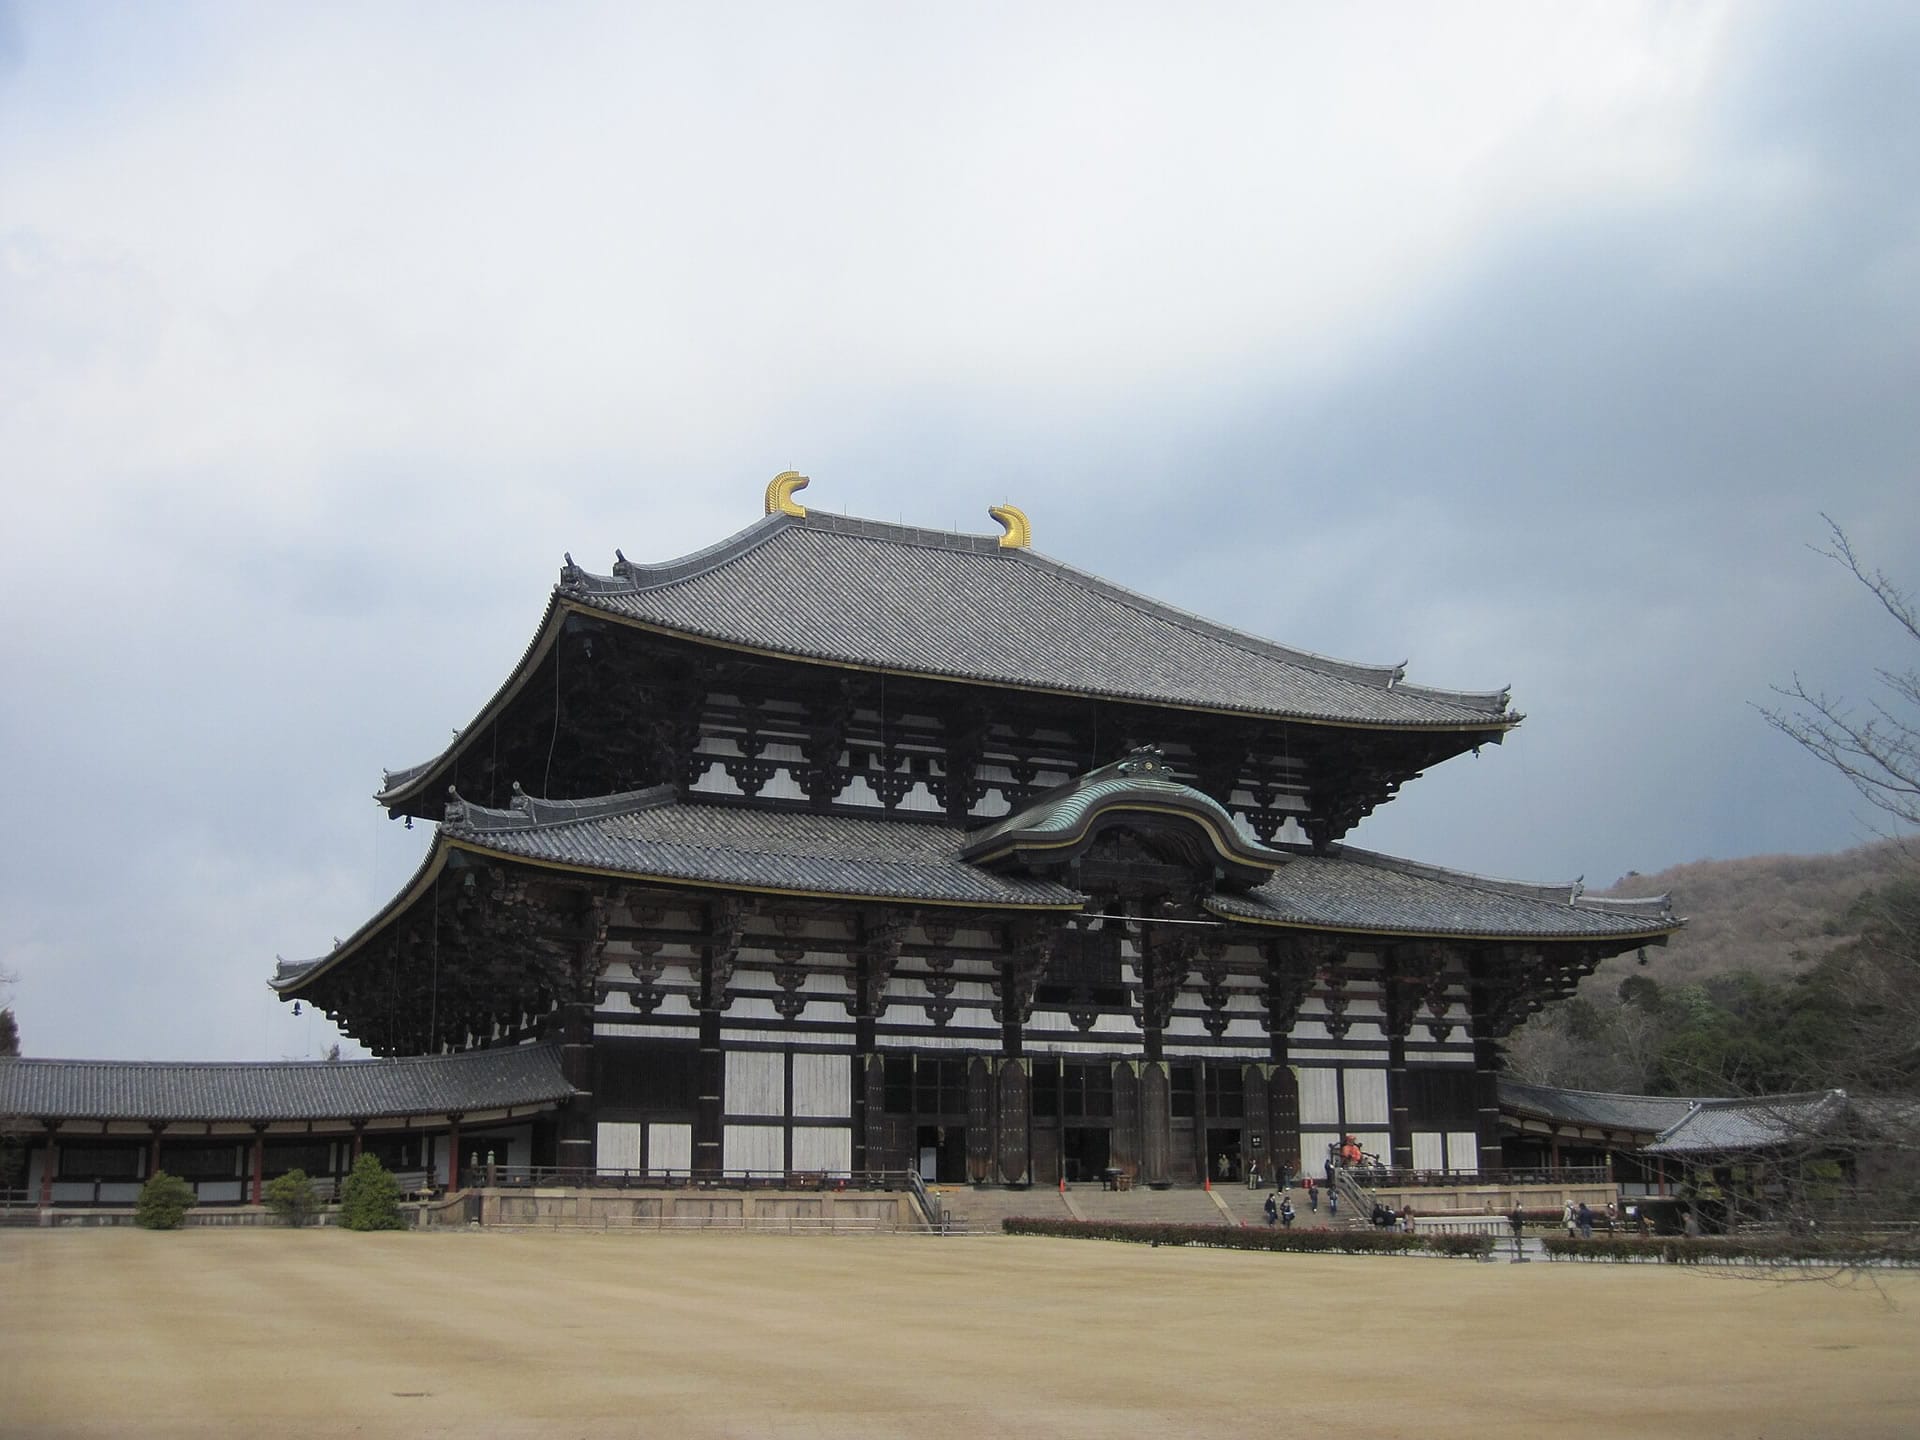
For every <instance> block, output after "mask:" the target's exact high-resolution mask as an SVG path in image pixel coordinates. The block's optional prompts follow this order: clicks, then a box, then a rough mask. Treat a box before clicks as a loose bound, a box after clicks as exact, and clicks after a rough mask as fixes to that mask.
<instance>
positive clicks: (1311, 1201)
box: [1306, 1175, 1320, 1215]
mask: <svg viewBox="0 0 1920 1440" xmlns="http://www.w3.org/2000/svg"><path fill="white" fill-rule="evenodd" d="M1306 1187H1307V1209H1309V1210H1311V1211H1312V1212H1313V1213H1314V1214H1315V1215H1318V1214H1319V1213H1320V1192H1319V1191H1318V1190H1316V1189H1315V1188H1314V1185H1313V1177H1312V1176H1311V1175H1309V1176H1307V1178H1306Z"/></svg>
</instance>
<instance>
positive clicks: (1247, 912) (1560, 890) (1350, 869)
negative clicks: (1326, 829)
mask: <svg viewBox="0 0 1920 1440" xmlns="http://www.w3.org/2000/svg"><path fill="white" fill-rule="evenodd" d="M1207 903H1208V908H1209V909H1211V910H1213V911H1214V912H1215V913H1217V914H1220V915H1226V916H1231V917H1232V918H1234V919H1239V920H1251V921H1254V922H1256V923H1259V924H1268V925H1286V926H1291V927H1294V928H1299V929H1316V930H1345V931H1351V932H1356V933H1361V934H1406V935H1427V936H1446V935H1459V936H1463V937H1471V938H1475V939H1520V940H1582V939H1592V940H1632V939H1635V938H1645V939H1647V940H1650V941H1653V940H1659V939H1661V938H1664V937H1665V936H1667V935H1669V934H1671V933H1672V932H1674V931H1675V930H1678V929H1679V928H1680V927H1681V925H1682V924H1684V923H1685V922H1684V921H1682V920H1680V919H1679V918H1677V917H1676V916H1675V915H1674V914H1673V910H1672V906H1671V903H1670V900H1669V897H1667V896H1665V895H1657V896H1652V897H1649V898H1647V899H1645V900H1610V899H1601V898H1598V897H1595V896H1589V895H1587V894H1586V893H1585V892H1584V891H1583V890H1582V889H1581V887H1580V884H1579V882H1577V881H1575V882H1572V883H1569V884H1561V885H1537V884H1531V883H1528V882H1525V881H1519V880H1494V879H1490V878H1488V877H1487V876H1484V875H1470V874H1468V873H1466V872H1465V871H1460V870H1447V869H1444V868H1442V867H1440V866H1438V865H1423V864H1420V863H1419V862H1417V861H1413V860H1400V859H1396V858H1394V857H1393V856H1390V855H1380V854H1376V853H1374V852H1372V851H1368V850H1356V849H1354V848H1353V847H1351V846H1340V847H1336V848H1335V849H1334V850H1333V851H1332V852H1330V853H1328V854H1325V855H1296V856H1295V857H1294V858H1293V859H1292V860H1291V861H1290V862H1289V863H1288V864H1287V865H1286V866H1285V867H1284V868H1282V869H1281V870H1279V871H1278V872H1276V873H1275V875H1274V877H1273V878H1272V879H1271V880H1269V881H1267V882H1266V883H1265V884H1264V885H1261V886H1259V887H1258V888H1257V889H1254V890H1250V891H1248V892H1246V893H1245V894H1242V895H1228V894H1216V895H1215V896H1214V897H1213V898H1212V899H1211V900H1210V901H1208V902H1207Z"/></svg>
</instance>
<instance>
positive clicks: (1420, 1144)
mask: <svg viewBox="0 0 1920 1440" xmlns="http://www.w3.org/2000/svg"><path fill="white" fill-rule="evenodd" d="M1413 1168H1414V1169H1416V1170H1444V1169H1446V1168H1447V1137H1446V1136H1445V1135H1443V1134H1441V1133H1440V1132H1439V1131H1438V1130H1416V1131H1414V1132H1413Z"/></svg>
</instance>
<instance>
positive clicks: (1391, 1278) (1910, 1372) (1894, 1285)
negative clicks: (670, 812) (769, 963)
mask: <svg viewBox="0 0 1920 1440" xmlns="http://www.w3.org/2000/svg"><path fill="white" fill-rule="evenodd" d="M1308 1427H1311V1428H1312V1430H1314V1431H1315V1432H1320V1431H1321V1428H1322V1427H1336V1429H1337V1431H1338V1433H1344V1434H1350V1435H1364V1436H1368V1437H1377V1436H1408V1437H1436V1436H1474V1437H1477V1440H1496V1437H1509V1436H1511V1437H1521V1436H1526V1437H1537V1436H1548V1435H1579V1436H1588V1435H1622V1436H1624V1435H1644V1436H1655V1435H1658V1436H1671V1435H1682V1434H1684V1435H1687V1436H1690V1437H1709V1436H1728V1437H1742V1440H1756V1437H1780V1440H1821V1437H1834V1436H1903V1437H1907V1436H1912V1435H1914V1434H1915V1433H1920V1276H1915V1275H1897V1276H1893V1277H1890V1278H1889V1279H1888V1280H1887V1281H1886V1282H1885V1284H1884V1286H1883V1287H1882V1288H1881V1289H1879V1290H1876V1289H1875V1288H1873V1287H1871V1286H1855V1287H1851V1288H1843V1287H1836V1286H1832V1285H1825V1284H1810V1283H1798V1284H1770V1283H1763V1282H1756V1281H1754V1280H1750V1279H1736V1278H1733V1277H1730V1276H1728V1275H1724V1274H1701V1273H1687V1272H1682V1271H1676V1270H1670V1269H1665V1268H1659V1269H1656V1268H1654V1267H1651V1266H1648V1267H1641V1266H1630V1267H1613V1266H1585V1265H1578V1266H1576V1265H1566V1264H1560V1265H1548V1264H1533V1265H1525V1266H1512V1265H1505V1264H1501V1265H1475V1264H1472V1263H1468V1262H1463V1261H1437V1260H1414V1259H1383V1258H1365V1257H1363V1258H1334V1257H1328V1258H1320V1257H1308V1256H1296V1255H1262V1254H1241V1253H1229V1252H1221V1251H1205V1250H1178V1249H1151V1248H1145V1247H1139V1246H1131V1245H1106V1244H1098V1243H1090V1242H1086V1241H1073V1240H1038V1239H1019V1238H1005V1237H983V1238H978V1239H949V1240H937V1239H924V1238H913V1237H904V1236H870V1237H863V1238H839V1239H826V1238H820V1239H804V1238H802V1239H793V1238H786V1237H776V1236H741V1235H707V1236H700V1235H678V1236H674V1235H668V1236H661V1235H597V1234H559V1235H554V1234H503V1233H498V1232H493V1233H459V1232H454V1233H447V1234H433V1233H421V1234H416V1233H404V1234H392V1235H350V1234H344V1233H341V1232H339V1231H334V1230H308V1231H283V1230H258V1231H255V1230H232V1231H221V1230H188V1231H182V1232H178V1233H174V1234H147V1233H145V1232H141V1231H135V1230H93V1231H86V1230H57V1231H17V1230H16V1231H0V1434H4V1435H7V1436H81V1435H87V1436H93V1435H114V1436H120V1435H140V1436H175V1435H180V1436H185V1435H193V1436H202V1437H204V1436H241V1435H245V1436H307V1435H311V1436H329V1437H337V1436H346V1435H354V1436H384V1435H395V1436H406V1437H410V1440H421V1437H430V1436H439V1435H460V1436H462V1437H484V1436H495V1435H499V1436H568V1437H576V1436H593V1437H599V1436H629V1435H662V1436H698V1437H705V1436H753V1435H808V1436H813V1435H818V1436H855V1437H868V1436H873V1437H878V1436H889V1437H890V1436H896V1435H903V1434H912V1435H914V1436H917V1437H929V1440H943V1437H949V1436H970V1437H973V1436H995V1435H1019V1436H1076V1437H1077V1436H1088V1437H1092V1436H1099V1437H1103V1440H1112V1437H1120V1436H1141V1435H1163V1434H1165V1435H1191V1434H1194V1433H1196V1432H1209V1433H1212V1434H1217V1435H1223V1436H1224V1435H1245V1436H1253V1435H1259V1436H1267V1437H1273V1440H1283V1437H1288V1436H1293V1435H1297V1434H1299V1433H1301V1432H1302V1431H1304V1430H1306V1429H1307V1428H1308Z"/></svg>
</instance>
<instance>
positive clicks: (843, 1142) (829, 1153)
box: [793, 1125, 853, 1172]
mask: <svg viewBox="0 0 1920 1440" xmlns="http://www.w3.org/2000/svg"><path fill="white" fill-rule="evenodd" d="M793 1168H794V1169H796V1170H830V1171H839V1172H845V1171H848V1170H851V1169H853V1131H851V1130H848V1129H845V1128H843V1127H842V1126H839V1125H835V1126H833V1127H831V1128H826V1127H822V1128H820V1129H815V1128H814V1127H813V1126H810V1125H806V1126H796V1127H795V1128H794V1132H793Z"/></svg>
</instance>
